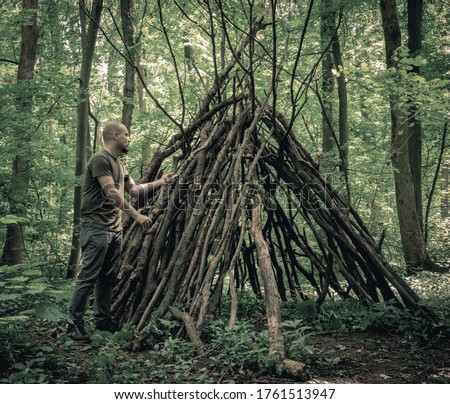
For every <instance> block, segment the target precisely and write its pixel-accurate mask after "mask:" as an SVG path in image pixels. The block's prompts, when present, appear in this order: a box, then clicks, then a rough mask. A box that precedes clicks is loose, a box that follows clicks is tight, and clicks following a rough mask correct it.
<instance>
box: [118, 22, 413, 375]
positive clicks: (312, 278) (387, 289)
mask: <svg viewBox="0 0 450 404" xmlns="http://www.w3.org/2000/svg"><path fill="white" fill-rule="evenodd" d="M263 21H264V17H261V18H260V19H259V20H256V21H255V23H254V29H253V32H257V31H258V29H260V28H261V27H263V26H264V22H263ZM248 41H249V39H248V37H247V38H245V39H244V40H243V42H242V43H241V45H240V47H238V48H237V49H236V50H235V51H234V52H233V59H232V61H231V62H230V64H229V65H228V66H227V67H226V68H225V69H224V70H223V72H222V74H221V75H220V76H219V77H218V78H217V80H216V82H215V84H214V86H213V88H212V89H211V90H210V92H209V93H208V95H207V96H206V97H205V99H204V102H203V104H202V105H201V107H200V109H199V111H198V113H197V115H196V116H195V117H194V118H193V120H192V122H191V124H190V126H189V127H188V128H187V129H185V130H183V132H180V133H179V134H178V135H176V136H174V138H173V139H172V141H171V143H170V144H169V145H168V146H167V147H166V149H165V150H163V151H161V152H159V153H157V154H156V155H155V156H154V158H153V160H152V161H151V162H150V164H149V166H148V168H147V170H146V172H145V175H144V176H143V178H142V181H151V180H153V179H155V178H156V176H157V175H158V171H159V170H160V168H161V165H162V163H163V162H164V161H166V159H169V158H171V159H172V156H173V155H174V153H176V152H181V154H182V155H181V157H180V158H179V159H178V161H177V162H176V167H175V169H176V171H177V173H178V179H177V181H176V182H175V183H173V184H170V185H168V186H166V187H163V188H161V189H160V190H159V191H157V192H156V193H155V195H153V196H152V197H151V198H150V200H148V201H147V203H146V207H145V208H144V212H146V213H147V214H148V215H149V216H150V218H151V219H152V222H153V225H152V227H151V229H150V230H149V231H148V232H147V233H144V232H143V231H142V229H141V228H140V227H139V226H138V225H137V224H136V223H133V222H131V221H129V222H127V223H126V226H125V236H124V250H123V255H122V262H121V268H120V273H119V278H118V282H117V285H116V288H115V292H114V303H113V307H112V310H113V314H114V316H115V317H116V318H118V319H120V320H121V321H123V322H131V323H132V324H134V325H136V326H137V329H138V330H140V329H142V328H143V327H144V326H145V324H146V322H147V320H148V319H149V318H151V317H152V318H160V317H162V316H165V315H167V314H169V315H172V316H174V317H177V318H180V319H182V320H183V321H184V325H185V326H186V330H187V331H188V333H189V334H190V336H193V337H192V338H193V339H194V340H196V341H197V343H198V346H199V347H201V340H199V338H198V336H199V335H201V330H202V327H203V325H204V324H205V321H206V318H207V315H208V314H211V313H214V312H215V311H216V309H217V308H218V307H219V304H220V299H221V296H222V295H223V293H229V294H230V295H231V302H232V308H231V314H230V324H233V323H234V321H235V320H236V313H237V306H238V303H239V302H238V300H237V290H239V289H250V290H252V291H253V292H254V293H255V294H256V295H258V296H261V297H263V298H264V300H265V304H266V313H267V326H268V331H269V341H270V347H271V354H273V355H278V357H280V358H282V359H283V364H284V366H285V367H286V368H289V369H291V371H292V368H291V367H290V365H292V363H290V362H289V360H287V359H285V358H284V347H283V345H282V339H281V338H280V336H281V331H280V327H279V324H280V308H279V301H280V300H281V299H282V300H286V299H294V298H298V299H304V300H306V299H315V300H316V301H317V302H318V303H319V304H320V303H321V302H323V301H324V299H325V298H326V297H327V296H328V295H330V294H335V295H338V296H340V297H342V298H347V297H349V296H351V297H355V298H358V299H360V300H362V301H365V302H368V303H372V302H378V301H382V300H385V301H386V300H395V301H396V302H397V303H398V304H399V305H401V306H404V307H414V306H416V305H417V303H418V302H419V297H418V296H417V295H416V293H415V292H414V291H413V290H412V289H411V288H410V287H409V286H408V285H407V283H406V282H405V281H404V280H403V279H402V278H401V277H400V276H399V275H398V274H397V273H396V271H395V270H393V268H392V267H391V266H390V265H389V263H388V262H387V261H386V259H385V258H384V257H383V256H382V254H381V253H380V252H379V251H378V249H377V243H376V242H375V240H374V239H373V237H372V236H371V235H370V234H369V232H368V230H367V228H366V227H365V226H364V223H363V221H362V220H361V218H360V217H359V216H358V214H357V212H355V210H354V209H353V208H352V207H351V206H350V205H349V204H348V203H347V202H346V200H345V199H344V198H342V196H341V195H340V194H339V193H338V192H337V191H336V190H335V189H334V188H333V187H332V185H331V184H330V183H329V182H328V181H327V179H325V178H324V177H323V176H321V175H320V173H319V169H318V165H317V164H316V163H315V162H314V160H313V159H312V157H311V156H310V155H309V154H308V152H307V151H306V150H305V149H304V147H303V146H302V145H301V143H300V142H299V141H298V140H297V136H296V135H295V134H294V132H293V130H292V125H291V122H290V121H289V120H288V119H287V118H286V117H285V116H283V114H281V113H280V112H278V111H277V110H276V109H275V108H274V107H273V106H270V105H269V100H270V95H271V92H272V90H271V88H270V87H269V88H268V89H267V91H266V92H265V94H266V96H265V99H263V100H259V99H257V98H256V97H255V96H254V94H253V93H252V92H251V91H250V87H249V86H250V83H248V82H246V81H245V80H242V79H241V80H239V79H238V77H237V73H236V70H237V69H233V68H234V66H235V64H236V63H237V60H239V58H240V57H241V55H242V53H243V51H244V49H245V47H246V46H247V44H248ZM232 82H238V83H239V85H235V86H231V87H233V91H230V90H228V88H229V87H230V83H232ZM225 94H228V95H229V98H225ZM135 202H136V203H137V201H135ZM140 206H142V204H140ZM306 284H307V285H308V288H305V285H306ZM311 290H312V291H314V292H311ZM180 307H182V308H183V309H182V310H180ZM294 367H295V366H294ZM298 369H299V368H298V367H297V373H298ZM300 369H302V368H301V366H300ZM295 372H296V371H292V373H295Z"/></svg>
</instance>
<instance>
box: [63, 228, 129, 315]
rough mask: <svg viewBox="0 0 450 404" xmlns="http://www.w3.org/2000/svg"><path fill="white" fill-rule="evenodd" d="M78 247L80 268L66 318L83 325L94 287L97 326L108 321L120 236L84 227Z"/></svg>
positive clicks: (117, 264)
mask: <svg viewBox="0 0 450 404" xmlns="http://www.w3.org/2000/svg"><path fill="white" fill-rule="evenodd" d="M80 244H81V252H82V265H81V271H80V273H79V274H78V277H77V279H76V281H75V287H74V290H73V293H72V297H71V299H70V302H69V316H70V318H71V319H72V321H73V322H74V323H83V315H84V312H85V311H86V305H87V302H88V299H89V294H90V291H91V289H92V288H93V287H95V300H94V317H95V321H96V322H98V321H101V320H103V319H105V318H108V317H110V308H111V299H112V291H113V286H114V282H115V280H116V277H117V272H118V269H119V260H120V251H121V245H122V233H117V232H113V231H109V230H107V229H97V228H94V227H88V226H85V227H83V228H82V229H81V232H80Z"/></svg>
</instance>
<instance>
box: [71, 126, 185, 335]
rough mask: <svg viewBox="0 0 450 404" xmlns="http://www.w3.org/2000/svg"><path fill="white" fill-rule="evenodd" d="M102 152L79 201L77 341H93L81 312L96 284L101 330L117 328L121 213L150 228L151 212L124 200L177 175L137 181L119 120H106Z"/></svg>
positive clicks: (73, 299)
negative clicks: (114, 303) (113, 311)
mask: <svg viewBox="0 0 450 404" xmlns="http://www.w3.org/2000/svg"><path fill="white" fill-rule="evenodd" d="M102 136H103V144H104V148H103V150H102V151H100V152H98V153H95V154H94V155H93V156H92V157H91V158H90V159H89V162H88V164H87V170H86V175H85V180H84V186H83V200H82V204H81V231H80V243H81V251H82V255H83V259H82V267H81V271H80V273H79V275H78V277H77V279H76V282H75V287H74V290H73V293H72V297H71V299H70V302H69V315H70V318H71V319H72V322H73V323H72V324H69V327H68V330H67V332H68V334H69V335H70V337H71V338H72V339H73V340H75V341H80V342H89V341H90V337H89V335H88V333H87V332H86V330H85V328H84V320H83V316H84V313H85V310H86V305H87V301H88V298H89V294H90V291H91V289H92V288H93V287H94V288H95V299H94V310H93V311H94V319H95V327H96V328H97V329H98V330H104V331H110V332H115V331H117V330H118V327H117V325H116V323H115V322H114V321H113V320H112V319H111V315H110V306H111V299H112V289H113V286H114V282H115V280H116V276H117V272H118V268H119V260H120V251H121V243H122V212H125V213H126V214H127V215H129V216H131V217H132V218H133V219H134V220H135V221H136V222H137V223H139V225H140V226H141V227H142V229H143V230H144V231H147V230H148V229H149V228H150V226H151V224H152V223H151V220H150V218H149V217H148V216H145V215H142V214H140V213H139V212H138V211H137V210H136V209H134V208H133V207H132V206H131V205H130V204H129V203H128V202H127V200H126V199H125V197H124V191H126V192H127V193H128V194H129V195H131V196H132V197H136V196H141V195H145V194H147V193H148V192H150V191H153V190H155V189H157V188H159V187H161V186H162V185H163V184H165V183H169V182H172V181H173V180H174V178H176V176H173V175H170V174H169V175H165V176H163V177H162V178H161V179H159V180H157V181H154V182H150V183H146V184H140V185H137V184H135V183H134V181H133V179H132V178H131V177H130V175H129V174H128V172H127V170H126V169H125V167H124V166H123V164H122V162H121V161H120V160H119V158H118V157H119V156H120V155H121V154H125V153H127V152H128V146H129V145H130V134H129V133H128V129H127V128H126V126H125V125H123V124H121V123H119V122H110V123H107V124H106V125H105V127H104V129H103V134H102Z"/></svg>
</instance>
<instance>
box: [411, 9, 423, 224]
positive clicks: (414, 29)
mask: <svg viewBox="0 0 450 404" xmlns="http://www.w3.org/2000/svg"><path fill="white" fill-rule="evenodd" d="M422 14H423V2H422V0H408V48H409V51H410V53H411V56H412V57H416V56H418V55H419V54H420V51H421V49H422ZM410 72H411V73H413V74H420V66H412V70H411V71H410ZM417 114H418V109H417V107H416V105H415V104H414V100H412V106H411V108H410V111H409V117H408V118H409V127H410V136H409V161H410V164H411V174H412V177H413V183H414V197H415V198H414V200H415V203H416V210H417V215H418V216H419V222H420V226H421V227H422V229H423V228H424V223H423V201H422V125H421V123H420V119H419V118H418V115H417Z"/></svg>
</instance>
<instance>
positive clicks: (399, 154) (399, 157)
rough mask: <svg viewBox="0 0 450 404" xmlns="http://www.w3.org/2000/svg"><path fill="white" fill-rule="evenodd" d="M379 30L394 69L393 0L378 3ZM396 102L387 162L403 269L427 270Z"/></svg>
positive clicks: (397, 38) (405, 132)
mask: <svg viewBox="0 0 450 404" xmlns="http://www.w3.org/2000/svg"><path fill="white" fill-rule="evenodd" d="M380 8H381V15H382V20H383V31H384V38H385V47H386V65H387V68H388V69H390V68H395V69H397V67H398V65H397V62H396V61H395V60H394V58H393V56H394V52H395V50H396V49H398V48H399V47H400V45H401V31H400V25H399V21H398V14H397V4H396V1H395V0H380ZM395 103H396V99H395V97H394V96H393V95H391V96H390V104H391V108H390V109H391V161H392V166H393V168H394V182H395V196H396V204H397V213H398V220H399V226H400V237H401V241H402V246H403V254H404V258H405V262H406V266H407V267H408V268H410V269H418V268H429V267H430V266H432V262H431V260H430V258H429V256H428V251H427V247H426V244H425V239H424V235H423V232H422V227H421V225H420V218H419V215H418V213H417V208H416V203H415V191H414V189H415V188H414V181H413V176H412V172H411V164H410V159H409V141H408V139H409V136H410V131H409V121H408V119H407V116H406V115H405V114H404V113H403V112H402V111H400V110H398V109H397V108H396V107H395Z"/></svg>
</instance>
